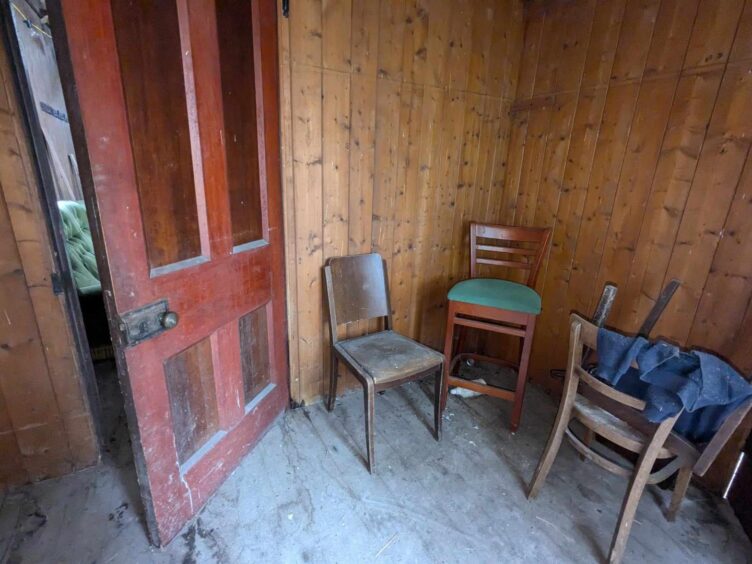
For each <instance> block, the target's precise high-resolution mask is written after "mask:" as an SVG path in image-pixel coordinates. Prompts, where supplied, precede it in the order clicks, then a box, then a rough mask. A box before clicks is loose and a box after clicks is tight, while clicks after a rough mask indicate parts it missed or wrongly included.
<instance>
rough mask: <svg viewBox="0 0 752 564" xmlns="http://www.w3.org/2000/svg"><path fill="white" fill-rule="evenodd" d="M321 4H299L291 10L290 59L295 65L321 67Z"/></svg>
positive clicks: (313, 0)
mask: <svg viewBox="0 0 752 564" xmlns="http://www.w3.org/2000/svg"><path fill="white" fill-rule="evenodd" d="M321 2H322V0H306V1H305V2H298V3H297V4H296V5H295V9H294V10H290V58H291V60H292V62H293V63H295V64H302V65H311V66H316V67H320V66H321V63H322V60H321V52H322V43H321V37H322V33H321Z"/></svg>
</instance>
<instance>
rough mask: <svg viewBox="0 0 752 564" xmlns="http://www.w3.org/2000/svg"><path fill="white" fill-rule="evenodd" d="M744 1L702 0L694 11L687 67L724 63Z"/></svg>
mask: <svg viewBox="0 0 752 564" xmlns="http://www.w3.org/2000/svg"><path fill="white" fill-rule="evenodd" d="M743 8H744V0H704V1H703V2H701V3H700V8H699V10H698V12H697V19H696V20H695V25H694V29H693V30H692V38H691V39H690V42H689V49H688V50H687V59H686V63H685V67H686V68H694V67H700V66H704V65H711V64H714V63H725V62H726V60H727V59H728V57H729V53H730V51H731V45H732V43H733V41H734V35H735V34H736V28H737V25H738V23H739V19H740V16H741V13H742V9H743Z"/></svg>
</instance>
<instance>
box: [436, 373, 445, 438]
mask: <svg viewBox="0 0 752 564" xmlns="http://www.w3.org/2000/svg"><path fill="white" fill-rule="evenodd" d="M444 378H445V375H444V365H443V364H442V365H441V366H440V367H439V371H438V372H437V373H436V378H435V381H434V384H433V388H434V398H433V426H434V432H435V435H436V440H437V441H440V440H441V393H442V391H443V389H444Z"/></svg>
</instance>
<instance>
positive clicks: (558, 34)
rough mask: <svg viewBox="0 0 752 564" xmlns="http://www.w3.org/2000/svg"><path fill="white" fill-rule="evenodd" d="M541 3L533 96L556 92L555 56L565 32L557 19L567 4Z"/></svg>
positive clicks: (566, 7)
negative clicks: (542, 10)
mask: <svg viewBox="0 0 752 564" xmlns="http://www.w3.org/2000/svg"><path fill="white" fill-rule="evenodd" d="M542 4H543V5H544V10H545V17H544V19H543V27H542V30H541V45H540V51H539V53H538V59H537V62H536V63H535V84H534V85H533V88H532V91H531V95H532V96H533V97H538V96H543V95H546V94H555V93H556V88H555V87H554V77H555V74H556V64H557V57H558V56H559V55H560V53H561V48H562V45H563V43H564V42H563V40H562V38H563V37H564V35H565V33H566V30H565V29H564V26H561V25H559V21H560V19H561V18H562V17H563V15H564V13H565V12H566V10H567V9H568V6H565V5H564V4H563V3H562V2H548V3H542ZM523 57H525V55H523ZM526 63H527V61H526V60H523V63H522V64H523V65H525V64H526ZM521 72H523V73H524V72H526V71H525V70H524V69H521ZM517 99H518V100H519V99H520V97H519V96H518V97H517Z"/></svg>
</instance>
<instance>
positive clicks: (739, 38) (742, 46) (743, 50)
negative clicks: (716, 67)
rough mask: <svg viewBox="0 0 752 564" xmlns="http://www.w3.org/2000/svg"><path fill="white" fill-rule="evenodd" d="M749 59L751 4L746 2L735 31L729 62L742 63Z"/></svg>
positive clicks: (750, 55) (751, 46)
mask: <svg viewBox="0 0 752 564" xmlns="http://www.w3.org/2000/svg"><path fill="white" fill-rule="evenodd" d="M750 58H752V2H746V3H745V4H744V11H743V12H742V15H741V18H740V20H739V25H738V27H737V29H736V37H735V38H734V45H733V46H732V48H731V56H730V57H729V61H731V62H736V61H744V60H746V59H750Z"/></svg>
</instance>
